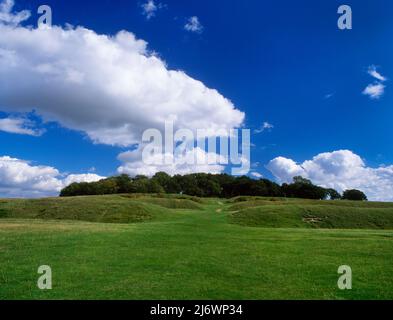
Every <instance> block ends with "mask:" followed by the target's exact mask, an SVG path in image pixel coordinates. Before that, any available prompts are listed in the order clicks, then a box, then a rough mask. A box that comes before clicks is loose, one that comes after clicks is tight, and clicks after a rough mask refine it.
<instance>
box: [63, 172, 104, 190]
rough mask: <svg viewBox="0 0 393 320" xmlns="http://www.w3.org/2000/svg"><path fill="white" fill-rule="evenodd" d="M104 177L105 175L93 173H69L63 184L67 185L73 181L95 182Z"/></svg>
mask: <svg viewBox="0 0 393 320" xmlns="http://www.w3.org/2000/svg"><path fill="white" fill-rule="evenodd" d="M102 179H105V177H102V176H99V175H96V174H93V173H84V174H70V175H69V176H67V177H66V178H65V179H64V180H63V181H62V184H63V186H64V187H65V186H69V185H70V184H72V183H74V182H78V183H80V182H96V181H99V180H102Z"/></svg>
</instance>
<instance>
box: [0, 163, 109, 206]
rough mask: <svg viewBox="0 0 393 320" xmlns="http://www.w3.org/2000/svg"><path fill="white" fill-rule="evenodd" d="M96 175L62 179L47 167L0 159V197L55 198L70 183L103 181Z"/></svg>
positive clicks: (55, 170) (70, 176)
mask: <svg viewBox="0 0 393 320" xmlns="http://www.w3.org/2000/svg"><path fill="white" fill-rule="evenodd" d="M103 178H104V177H100V176H98V175H93V174H81V175H69V176H67V177H65V178H64V177H63V176H62V175H61V174H60V172H59V171H58V170H57V169H56V168H53V167H49V166H35V165H32V164H31V163H29V162H28V161H25V160H20V159H15V158H11V157H9V156H4V157H0V195H1V196H2V197H10V198H16V197H45V196H56V195H58V194H59V192H60V190H61V189H62V188H64V187H66V186H67V185H69V184H71V183H72V182H83V181H85V182H92V181H98V180H101V179H103Z"/></svg>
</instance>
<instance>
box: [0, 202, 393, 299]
mask: <svg viewBox="0 0 393 320" xmlns="http://www.w3.org/2000/svg"><path fill="white" fill-rule="evenodd" d="M392 249H393V204H385V203H353V202H345V201H343V202H341V201H339V202H323V201H309V200H288V199H268V198H244V197H241V198H235V199H232V200H228V201H225V200H218V199H198V198H193V197H175V196H168V197H159V196H155V197H152V196H143V195H118V196H99V197H78V198H64V199H41V200H1V201H0V299H254V300H255V299H393V277H392V275H393V250H392ZM41 265H49V266H51V267H52V272H53V290H51V291H41V290H39V289H38V288H37V286H36V282H37V279H38V276H39V275H38V274H37V269H38V267H39V266H41ZM341 265H349V266H351V267H352V271H353V289H352V290H348V291H341V290H339V289H338V288H337V280H338V277H339V275H338V274H337V269H338V267H339V266H341Z"/></svg>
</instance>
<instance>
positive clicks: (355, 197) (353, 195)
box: [343, 189, 367, 201]
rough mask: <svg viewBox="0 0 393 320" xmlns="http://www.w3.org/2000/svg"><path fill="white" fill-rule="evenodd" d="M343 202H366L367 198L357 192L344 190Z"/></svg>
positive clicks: (360, 192)
mask: <svg viewBox="0 0 393 320" xmlns="http://www.w3.org/2000/svg"><path fill="white" fill-rule="evenodd" d="M343 199H344V200H351V201H367V196H366V195H365V194H364V193H363V192H362V191H359V190H356V189H353V190H346V191H345V192H344V194H343Z"/></svg>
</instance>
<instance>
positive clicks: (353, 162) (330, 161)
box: [267, 150, 393, 201]
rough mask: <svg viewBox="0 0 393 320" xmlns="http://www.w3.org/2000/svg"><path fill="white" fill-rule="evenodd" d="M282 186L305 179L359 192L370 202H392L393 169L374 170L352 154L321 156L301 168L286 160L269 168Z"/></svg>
mask: <svg viewBox="0 0 393 320" xmlns="http://www.w3.org/2000/svg"><path fill="white" fill-rule="evenodd" d="M267 169H269V170H270V171H271V172H272V173H273V175H274V176H275V177H276V178H277V179H278V181H279V182H280V183H283V182H291V180H292V179H293V177H295V176H303V177H304V178H308V179H310V180H312V181H313V182H314V183H315V184H317V185H320V186H323V187H325V188H334V189H336V190H338V191H344V190H347V189H359V190H362V191H364V192H365V193H366V194H367V196H368V197H369V199H370V200H375V201H393V166H387V167H382V166H381V167H378V168H371V167H367V166H366V164H365V163H364V161H363V160H362V159H361V158H360V157H359V156H358V155H356V154H354V153H353V152H351V151H349V150H340V151H334V152H331V153H322V154H319V155H317V156H315V157H314V158H313V159H312V160H307V161H305V162H303V163H302V164H297V163H296V162H295V161H293V160H291V159H287V158H283V157H278V158H276V159H273V160H272V161H270V163H269V164H268V165H267Z"/></svg>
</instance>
